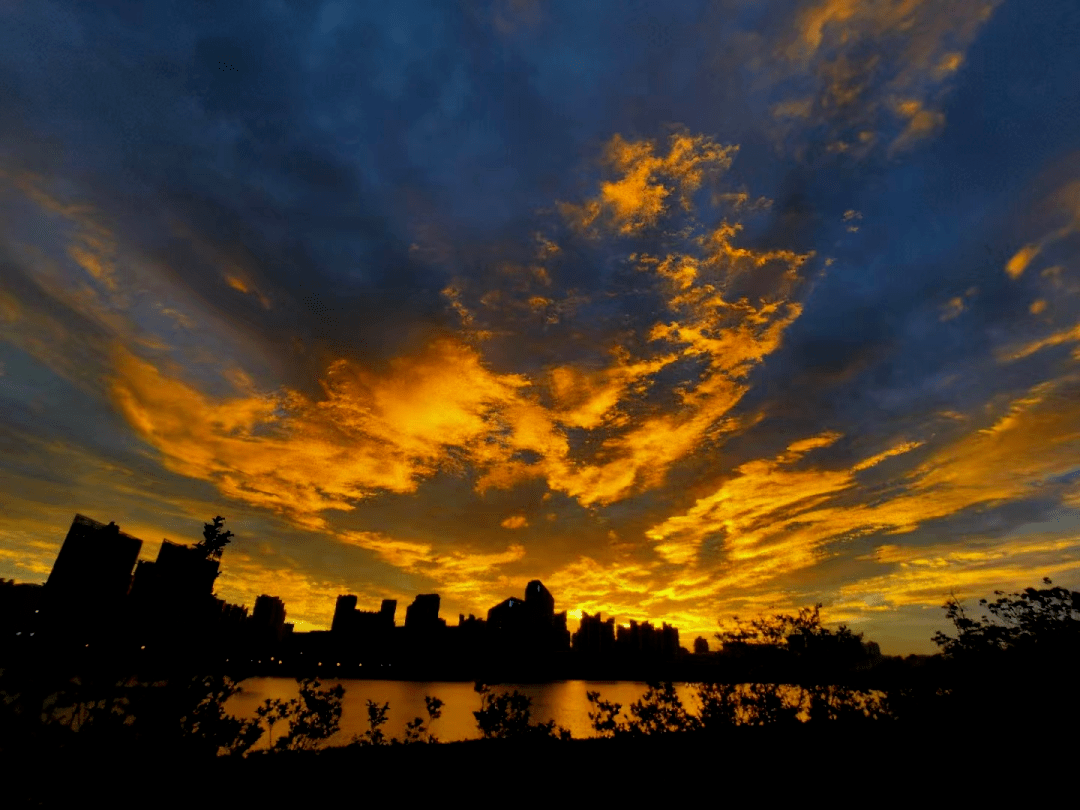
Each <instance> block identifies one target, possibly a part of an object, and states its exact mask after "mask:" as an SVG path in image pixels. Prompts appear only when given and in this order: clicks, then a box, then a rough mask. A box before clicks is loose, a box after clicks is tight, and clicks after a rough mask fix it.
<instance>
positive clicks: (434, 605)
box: [394, 593, 446, 630]
mask: <svg viewBox="0 0 1080 810" xmlns="http://www.w3.org/2000/svg"><path fill="white" fill-rule="evenodd" d="M394 604H395V607H396V605H397V603H396V602H395V603H394ZM445 626H446V619H440V618H439V595H438V594H437V593H422V594H419V595H418V596H417V597H416V599H414V600H413V603H412V604H411V605H409V606H408V607H407V608H405V627H406V628H408V629H410V630H428V629H433V628H436V627H445Z"/></svg>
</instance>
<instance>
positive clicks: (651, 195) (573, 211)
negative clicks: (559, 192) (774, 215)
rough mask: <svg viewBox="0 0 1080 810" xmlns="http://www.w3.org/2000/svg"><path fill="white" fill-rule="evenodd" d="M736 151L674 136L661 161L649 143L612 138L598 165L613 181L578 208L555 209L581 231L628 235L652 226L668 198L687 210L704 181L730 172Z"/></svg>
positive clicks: (704, 140)
mask: <svg viewBox="0 0 1080 810" xmlns="http://www.w3.org/2000/svg"><path fill="white" fill-rule="evenodd" d="M737 150H738V147H736V146H720V145H719V144H717V143H715V142H714V141H713V140H711V139H710V138H707V137H704V136H700V135H699V136H691V135H688V134H675V135H672V136H671V139H670V142H669V146H668V153H667V155H663V156H661V155H657V154H656V145H655V143H654V142H653V141H626V140H624V139H623V138H622V136H620V135H615V136H614V137H612V139H611V140H610V141H609V142H608V144H607V147H606V150H605V155H604V163H605V164H606V165H607V166H608V167H610V169H611V170H612V172H613V173H614V174H615V175H616V178H617V179H614V180H610V181H604V182H603V183H601V185H600V194H599V196H598V197H596V198H594V199H592V200H589V201H587V202H585V203H584V204H582V205H573V204H570V203H561V204H560V206H559V208H560V210H561V211H562V213H563V216H565V217H566V218H567V220H569V221H570V222H571V223H572V224H574V225H575V226H577V227H579V228H581V229H583V230H592V229H593V228H594V226H597V225H601V224H610V226H611V227H612V228H614V230H615V231H616V232H617V233H620V234H623V235H628V234H632V233H635V232H637V231H640V230H641V229H642V228H645V227H647V226H651V225H655V224H656V223H657V222H658V221H659V219H660V217H661V216H662V215H663V214H664V213H665V212H666V211H667V209H668V198H669V196H671V195H673V194H675V195H677V196H678V199H679V201H680V202H681V204H682V206H683V207H684V208H689V207H690V205H691V202H690V197H691V195H692V194H693V193H694V192H695V191H697V190H698V188H700V187H701V184H702V182H703V181H704V179H705V177H706V176H709V175H715V174H717V173H718V172H720V171H723V170H725V169H727V168H728V167H730V165H731V161H732V158H733V157H734V154H735V152H736V151H737Z"/></svg>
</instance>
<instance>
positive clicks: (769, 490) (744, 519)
mask: <svg viewBox="0 0 1080 810" xmlns="http://www.w3.org/2000/svg"><path fill="white" fill-rule="evenodd" d="M1077 394H1080V383H1078V381H1077V380H1076V379H1073V378H1064V379H1062V380H1058V381H1055V382H1050V383H1043V384H1041V385H1039V386H1036V387H1035V388H1034V389H1032V391H1030V392H1029V393H1028V395H1026V396H1024V397H1021V398H1018V399H1017V400H1015V401H1014V402H1013V403H1011V405H1010V406H1009V408H1008V409H1007V410H1006V412H1005V413H1004V414H1002V415H1001V416H1000V417H999V418H998V419H997V420H996V421H995V422H994V423H993V424H992V425H991V426H990V427H989V428H986V429H983V430H975V431H974V432H972V433H969V434H968V435H966V436H964V437H962V438H960V439H958V440H957V441H955V442H953V443H951V444H949V445H946V446H944V447H941V448H939V449H938V450H936V451H935V452H933V453H931V454H930V455H929V457H928V458H927V459H926V460H925V461H924V462H923V463H921V464H920V465H919V466H918V467H916V468H915V469H914V470H912V471H911V472H910V473H908V475H907V476H906V479H901V480H902V486H900V487H894V489H893V490H892V491H890V492H889V493H888V495H887V496H886V497H882V495H881V493H880V492H877V493H875V495H874V497H873V499H872V500H869V499H866V496H865V495H863V493H862V491H861V488H860V486H859V481H858V479H857V477H856V475H855V474H856V473H859V472H863V471H866V470H868V469H870V468H872V467H875V466H876V465H878V464H880V463H881V462H882V461H883V460H885V459H887V458H890V457H893V456H897V455H900V454H903V453H907V452H910V451H911V450H914V449H915V448H917V447H919V446H920V443H918V442H903V443H901V444H898V445H896V446H894V447H892V448H889V449H888V450H886V451H884V452H883V453H879V454H877V455H875V456H872V457H870V458H868V459H866V460H864V461H862V462H859V463H858V464H855V465H854V466H852V467H851V468H850V469H849V470H824V469H817V468H807V469H792V468H791V467H792V465H793V464H794V462H796V461H798V460H799V459H800V458H801V454H800V453H799V452H797V451H798V450H800V449H802V446H797V445H791V446H789V448H788V452H787V453H785V454H781V455H780V456H779V457H777V458H776V459H772V460H758V461H751V462H747V463H745V464H742V465H740V466H739V467H738V468H737V469H736V470H735V473H736V474H735V476H734V477H732V478H730V479H729V480H727V481H726V482H724V484H723V485H722V486H721V487H720V488H719V489H718V490H717V491H716V492H715V493H714V494H713V495H711V496H708V497H706V498H700V499H698V501H697V502H696V504H695V505H694V506H693V507H692V508H691V509H690V510H688V511H687V512H686V513H684V514H682V515H675V516H672V517H670V518H668V519H667V520H665V521H664V522H662V523H660V524H657V525H656V526H654V527H652V528H650V529H649V530H647V531H646V533H645V534H646V537H648V538H649V539H650V540H651V541H653V542H654V543H655V548H656V552H657V554H659V555H660V557H661V558H663V559H665V560H667V561H668V562H671V563H674V564H678V565H683V566H686V565H697V566H706V565H707V562H706V561H704V560H703V559H702V558H701V556H700V555H701V552H702V548H703V545H704V544H705V542H706V541H708V540H710V539H715V540H717V541H719V543H720V544H721V548H722V550H723V556H722V558H721V559H720V561H719V563H717V564H718V565H719V569H718V577H717V581H718V582H719V581H721V579H720V578H721V577H722V578H724V579H725V580H726V585H727V586H728V587H750V586H760V585H761V584H763V583H765V582H767V581H769V580H771V579H774V578H775V577H777V576H779V575H781V574H784V573H790V572H792V571H795V570H798V569H800V568H806V567H809V566H811V565H814V564H816V563H817V562H818V561H820V560H821V559H822V558H823V556H827V555H828V553H829V552H828V545H829V544H830V543H831V542H833V541H836V540H839V539H842V538H850V537H853V536H857V535H860V534H867V533H870V532H877V531H887V532H890V533H894V534H903V533H907V532H910V531H913V530H914V529H916V528H918V527H919V526H920V525H922V524H924V523H926V522H927V521H930V520H934V519H938V518H943V517H947V516H949V515H953V514H955V513H957V512H959V511H961V510H963V509H967V508H969V507H972V506H976V505H989V504H996V503H1004V502H1008V501H1012V500H1017V499H1021V498H1025V497H1028V496H1029V495H1030V494H1031V493H1032V492H1033V491H1035V489H1036V488H1037V487H1039V486H1040V485H1042V484H1043V483H1044V482H1046V481H1048V480H1052V479H1054V478H1056V477H1058V476H1061V475H1064V474H1066V473H1068V472H1070V471H1072V470H1073V469H1074V468H1075V464H1076V462H1075V459H1076V457H1077V452H1078V451H1080V429H1078V428H1077V425H1078V424H1080V405H1078V404H1077V403H1080V396H1077ZM827 438H828V437H824V439H827ZM824 439H822V440H824Z"/></svg>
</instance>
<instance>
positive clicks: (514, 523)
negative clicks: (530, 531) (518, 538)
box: [499, 515, 529, 529]
mask: <svg viewBox="0 0 1080 810" xmlns="http://www.w3.org/2000/svg"><path fill="white" fill-rule="evenodd" d="M499 525H500V526H502V527H503V528H504V529H524V528H526V527H527V526H528V525H529V521H528V520H526V519H525V516H524V515H511V516H510V517H508V518H507V519H506V520H504V521H503V522H502V523H500V524H499Z"/></svg>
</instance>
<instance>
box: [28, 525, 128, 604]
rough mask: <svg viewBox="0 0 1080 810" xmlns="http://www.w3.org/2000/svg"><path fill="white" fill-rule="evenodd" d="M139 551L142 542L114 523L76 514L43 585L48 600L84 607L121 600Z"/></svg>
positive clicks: (124, 594) (125, 592)
mask: <svg viewBox="0 0 1080 810" xmlns="http://www.w3.org/2000/svg"><path fill="white" fill-rule="evenodd" d="M140 549H142V540H140V539H139V538H137V537H132V536H131V535H130V534H127V533H126V532H122V531H120V527H119V526H117V525H116V524H115V523H112V522H110V523H109V524H108V525H106V524H104V523H99V522H98V521H96V520H92V519H91V518H88V517H86V516H85V515H80V514H76V515H75V519H74V520H72V522H71V528H69V529H68V533H67V537H65V538H64V544H63V545H62V546H61V547H60V553H59V554H58V555H57V557H56V562H55V563H53V567H52V571H51V572H50V574H49V578H48V580H47V581H46V583H45V588H46V592H47V594H48V597H49V599H50V600H62V601H64V602H68V603H74V602H80V603H82V604H83V605H84V606H85V607H87V608H90V607H93V606H95V605H98V604H100V603H102V602H116V601H118V600H121V599H123V597H124V596H126V595H127V593H128V590H129V589H130V587H131V569H132V568H133V567H134V566H135V561H136V560H137V559H138V558H139V551H140Z"/></svg>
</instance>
